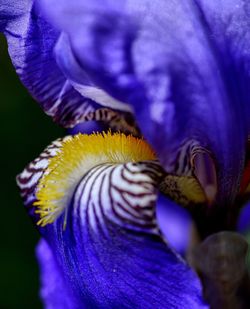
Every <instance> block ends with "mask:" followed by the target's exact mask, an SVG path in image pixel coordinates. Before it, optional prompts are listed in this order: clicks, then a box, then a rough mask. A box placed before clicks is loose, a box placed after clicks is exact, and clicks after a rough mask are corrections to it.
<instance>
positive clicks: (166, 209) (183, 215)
mask: <svg viewBox="0 0 250 309" xmlns="http://www.w3.org/2000/svg"><path fill="white" fill-rule="evenodd" d="M156 217H157V222H158V224H159V227H160V229H161V231H162V233H163V235H164V237H165V238H166V239H167V241H168V243H169V245H170V246H171V247H172V248H174V249H175V250H176V251H177V252H178V253H180V254H182V255H185V254H186V253H187V249H188V246H189V244H190V242H191V233H192V219H191V216H190V215H189V214H188V212H187V211H186V210H185V209H184V208H182V207H181V206H178V205H176V204H175V203H174V202H172V201H171V200H169V199H167V198H165V197H164V196H163V195H160V198H159V199H158V201H157V205H156Z"/></svg>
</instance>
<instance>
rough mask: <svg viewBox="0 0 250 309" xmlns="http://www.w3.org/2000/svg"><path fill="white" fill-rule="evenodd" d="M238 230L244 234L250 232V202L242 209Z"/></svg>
mask: <svg viewBox="0 0 250 309" xmlns="http://www.w3.org/2000/svg"><path fill="white" fill-rule="evenodd" d="M237 229H238V231H240V232H242V233H244V232H247V231H249V230H250V202H248V203H247V204H246V205H245V206H244V207H243V208H242V209H241V212H240V215H239V219H238V224H237Z"/></svg>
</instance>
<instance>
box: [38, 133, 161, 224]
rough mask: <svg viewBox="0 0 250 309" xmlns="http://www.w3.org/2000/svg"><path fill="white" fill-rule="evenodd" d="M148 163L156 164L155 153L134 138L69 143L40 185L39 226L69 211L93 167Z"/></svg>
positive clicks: (79, 138) (95, 137) (94, 137)
mask: <svg viewBox="0 0 250 309" xmlns="http://www.w3.org/2000/svg"><path fill="white" fill-rule="evenodd" d="M147 160H155V155H154V153H153V151H152V149H151V148H150V146H149V145H148V144H147V143H146V142H145V141H144V140H142V139H138V138H135V137H133V136H126V135H124V134H120V133H115V134H112V133H110V132H108V133H102V134H99V133H97V134H91V135H86V134H78V135H76V136H74V137H72V138H69V139H67V140H65V141H64V142H63V143H62V146H61V148H60V150H59V152H58V153H57V154H56V155H55V156H54V157H52V158H51V159H50V161H49V165H48V168H47V169H46V171H45V173H44V175H43V176H42V178H41V179H40V181H39V184H38V188H37V192H36V197H37V201H36V202H35V203H34V205H35V206H36V207H37V210H36V213H38V214H39V215H40V220H39V221H38V223H37V224H38V225H41V226H45V225H46V224H48V223H52V222H54V221H55V220H56V219H57V218H58V217H59V216H60V215H61V214H62V213H63V212H64V211H65V210H66V211H67V206H68V205H69V203H70V201H71V198H72V196H73V193H74V190H75V188H76V187H77V185H78V183H79V182H80V180H81V179H82V177H83V176H84V175H85V174H86V173H87V172H88V171H89V170H90V169H92V168H93V167H95V166H97V165H100V164H105V163H112V164H119V163H126V162H138V161H147Z"/></svg>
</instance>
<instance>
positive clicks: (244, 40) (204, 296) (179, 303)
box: [0, 0, 250, 309]
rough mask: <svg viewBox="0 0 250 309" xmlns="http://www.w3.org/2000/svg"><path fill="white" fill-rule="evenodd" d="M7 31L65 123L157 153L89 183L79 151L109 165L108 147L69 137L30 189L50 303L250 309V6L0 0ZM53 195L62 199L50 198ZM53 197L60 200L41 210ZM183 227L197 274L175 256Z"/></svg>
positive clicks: (22, 73) (26, 184) (243, 2)
mask: <svg viewBox="0 0 250 309" xmlns="http://www.w3.org/2000/svg"><path fill="white" fill-rule="evenodd" d="M0 30H1V31H2V32H3V33H4V34H5V35H6V38H7V41H8V47H9V54H10V57H11V59H12V62H13V65H14V66H15V68H16V71H17V74H18V75H19V77H20V79H21V80H22V82H23V84H24V85H25V87H27V89H28V90H29V91H30V93H31V95H32V96H34V98H35V99H36V100H37V101H38V102H39V104H40V106H41V107H42V109H43V110H44V111H45V112H46V113H47V114H48V115H49V116H51V117H52V118H53V120H54V121H56V122H57V123H59V124H60V125H62V126H63V127H66V128H74V127H75V126H76V125H83V126H86V124H85V122H87V121H94V126H95V128H94V130H95V131H103V130H104V131H107V128H110V129H111V130H112V132H124V135H122V134H121V133H116V135H115V133H114V135H113V137H112V136H111V135H112V134H111V133H106V134H107V136H108V137H107V139H113V140H112V143H111V142H109V143H110V144H108V146H107V151H109V149H111V148H112V147H113V141H114V143H117V141H119V143H120V141H121V143H123V142H124V143H125V144H126V143H127V144H129V145H130V144H131V143H132V144H133V145H135V146H133V147H137V146H136V145H137V141H138V140H135V139H136V138H138V137H139V138H141V137H142V136H143V137H144V138H145V139H146V140H147V141H148V143H149V144H150V145H151V146H152V148H153V149H154V151H155V153H156V159H155V158H154V157H153V156H152V158H151V153H150V150H148V148H147V146H145V145H144V144H143V145H144V146H142V147H145V148H143V150H145V153H147V151H148V158H149V159H147V156H146V155H145V158H146V159H145V158H144V154H145V153H144V151H142V154H141V155H142V157H143V158H144V159H143V160H140V159H138V160H137V159H136V160H134V161H135V162H134V161H133V160H132V161H133V162H130V161H128V162H124V163H123V164H122V165H121V159H120V158H118V159H117V157H116V158H115V159H112V160H113V161H112V160H111V161H112V162H115V165H112V164H110V165H105V164H106V161H105V160H106V159H105V160H104V161H100V163H98V164H97V163H96V164H93V166H92V165H91V169H89V170H87V171H86V173H85V174H83V175H81V177H80V176H78V167H77V168H76V167H75V165H76V164H75V162H76V160H75V158H78V154H79V152H80V150H82V148H81V147H82V143H86V144H84V145H86V148H87V149H89V150H88V151H89V152H90V153H91V154H93V153H94V154H96V143H93V144H91V143H92V139H95V138H96V141H97V144H98V143H99V142H100V144H101V143H102V138H103V137H100V136H98V137H93V136H92V135H91V136H92V137H91V141H90V142H89V143H90V144H91V147H92V148H91V147H90V146H89V144H88V142H87V141H88V140H90V139H89V138H88V136H89V135H88V136H84V137H80V138H79V140H78V137H75V138H73V137H72V136H69V137H66V138H65V139H61V140H58V141H55V142H54V143H52V144H51V145H50V146H49V147H48V148H47V149H46V150H45V151H44V152H43V153H42V154H41V155H40V156H39V157H38V158H37V159H36V160H34V161H33V162H32V163H30V165H28V167H27V168H26V169H25V170H24V172H23V173H22V174H21V175H20V176H19V177H18V184H19V186H20V188H21V193H22V196H23V198H24V202H25V205H26V207H27V210H28V213H29V214H30V215H31V217H32V219H33V220H34V222H35V223H38V224H39V232H40V233H41V236H42V240H41V242H40V244H39V246H38V249H37V255H38V259H39V263H40V266H41V283H42V288H41V296H42V299H43V301H44V304H45V306H46V307H47V308H85V307H86V308H187V309H188V308H206V307H207V305H206V303H207V302H208V303H209V304H210V305H211V308H238V307H236V306H242V307H239V308H247V307H248V306H249V304H250V302H249V297H248V296H247V293H248V281H249V278H248V276H247V270H246V265H245V262H244V259H245V256H246V253H247V243H246V241H245V239H244V238H243V236H240V235H239V234H237V233H235V232H233V231H236V228H237V224H238V223H237V220H238V216H239V212H240V208H241V207H242V206H243V205H244V204H245V203H246V202H247V200H248V199H249V194H250V186H249V182H250V166H249V156H250V152H249V149H248V148H249V147H248V136H249V130H250V122H249V119H250V117H249V116H250V96H249V85H250V43H249V42H250V3H248V1H247V0H218V1H206V0H192V1H191V0H185V1H184V0H183V1H182V0H155V1H152V0H141V1H135V0H119V1H118V0H102V1H100V0H91V1H88V0H85V1H80V0H71V1H66V0H40V1H36V2H34V1H32V0H23V1H22V2H20V1H14V0H9V1H8V0H0ZM96 121H101V122H100V123H98V124H96ZM96 126H97V127H96ZM80 130H81V131H82V132H86V130H89V128H88V129H86V128H85V127H83V129H80ZM90 130H91V131H92V129H90ZM108 132H111V131H108ZM129 134H130V135H132V136H134V137H133V139H132V142H131V141H130V139H127V137H126V136H128V135H129ZM105 136H106V135H105ZM110 136H111V137H110ZM81 138H82V140H81ZM99 138H100V139H99ZM131 138H132V137H131ZM135 141H136V142H135ZM138 143H139V142H138ZM71 144H72V145H73V144H74V146H72V145H71ZM127 144H126V145H127ZM71 146H72V148H71ZM73 147H75V148H73ZM88 147H90V148H88ZM133 147H132V148H133ZM83 148H84V147H83ZM72 149H74V152H73V153H71V150H72ZM93 149H94V150H93ZM105 149H106V148H105ZM112 149H113V148H112ZM140 149H141V148H140ZM102 150H103V151H104V146H103V148H101V149H100V151H102ZM131 152H132V153H133V156H134V157H136V158H137V155H136V153H134V150H133V149H132V150H131ZM98 156H100V157H102V152H100V154H98ZM133 156H132V157H133ZM134 157H133V158H134ZM53 158H54V160H53ZM69 161H70V162H71V161H72V162H71V165H70V167H68V166H67V169H66V168H65V170H64V169H63V167H64V165H63V163H64V162H69ZM141 161H143V162H141ZM61 162H62V163H61ZM104 163H105V164H104ZM118 163H119V164H120V165H119V164H118ZM84 164H85V163H84V162H81V164H80V165H81V168H85V165H84ZM91 164H92V163H91ZM73 168H74V175H73V174H72V173H71V172H72V169H73ZM75 169H76V170H77V171H76V170H75ZM54 170H55V171H56V172H58V170H60V172H61V174H60V175H59V176H60V177H58V173H59V172H58V173H55V174H53V171H54ZM67 173H68V174H67ZM51 174H52V176H53V177H54V178H51V179H52V180H51V179H50V178H49V177H50V175H51ZM64 175H69V179H70V181H71V180H72V179H73V180H72V183H73V184H72V186H71V187H70V188H69V189H68V187H69V185H68V184H69V182H70V181H68V182H66V181H64ZM72 175H73V176H74V177H73V176H72ZM76 175H77V176H76ZM131 175H133V177H132V176H131ZM65 177H66V176H65ZM77 177H78V178H77ZM79 177H80V178H79ZM76 178H77V179H78V182H77V184H75V183H74V181H75V179H76ZM117 179H118V180H119V181H117ZM137 179H139V180H138V181H137ZM142 179H143V180H142ZM125 180H126V181H125ZM48 183H50V184H51V186H52V187H53V188H54V187H55V184H57V183H59V184H60V185H61V187H60V186H59V187H58V188H57V187H56V189H53V190H54V191H53V190H52V189H51V187H50V188H49V190H50V191H49V192H52V193H51V195H49V194H48V193H47V192H48V191H46V190H44V187H45V188H46V186H47V184H48ZM125 183H126V185H125ZM64 186H65V187H64ZM60 188H61V191H63V192H61V191H60ZM64 188H67V190H69V192H71V191H72V192H71V193H70V194H68V195H65V192H66V189H65V190H64ZM72 188H73V189H74V190H73V189H72ZM134 188H136V191H135V189H134ZM55 190H59V191H55ZM70 190H71V191H70ZM141 190H142V191H141ZM64 191H65V192H64ZM67 192H68V191H67ZM114 192H116V193H114ZM135 192H136V193H135ZM159 192H161V193H159ZM52 195H53V196H56V199H57V200H60V203H59V204H56V203H54V204H53V203H52V204H50V206H46V207H44V206H43V204H42V202H41V200H42V201H43V203H45V204H46V203H47V202H48V201H50V196H52ZM164 195H165V196H164ZM58 196H59V197H58ZM131 196H133V198H131ZM147 198H148V200H147ZM145 200H147V201H148V202H147V203H146V204H145ZM149 201H150V202H149ZM175 202H176V203H177V204H180V205H182V206H185V207H186V208H187V209H188V210H189V214H187V212H186V211H184V210H183V209H182V208H179V206H177V205H175ZM39 203H40V204H39ZM34 205H36V207H34ZM60 205H64V206H60ZM39 207H40V208H39ZM60 207H62V208H63V210H61V208H60ZM37 209H38V211H37ZM156 210H157V214H156ZM51 213H52V214H51ZM190 217H192V220H191V219H190ZM156 219H157V220H156ZM173 222H175V223H174V224H173ZM171 224H172V226H173V228H172V229H170V228H168V227H169V226H170V225H171ZM244 224H245V226H246V225H247V226H248V222H247V223H244ZM159 225H160V229H159ZM183 226H185V229H183V232H182V233H186V231H190V230H191V228H190V226H192V229H193V234H192V235H193V236H192V235H191V234H190V235H185V237H179V238H181V239H182V240H183V238H185V239H186V241H185V243H187V242H189V246H188V248H187V246H186V245H185V246H183V244H180V245H179V246H178V245H177V246H176V248H177V247H178V248H177V249H180V247H181V249H180V250H179V251H180V252H181V253H182V254H185V255H186V257H188V261H189V264H190V265H191V266H192V267H193V269H195V270H196V271H197V274H196V273H195V271H194V270H192V269H191V266H189V265H188V264H187V263H186V262H185V261H184V259H183V258H182V257H181V256H180V255H179V254H177V253H176V252H175V250H173V249H172V246H174V243H175V241H176V242H177V240H176V238H174V239H173V240H172V239H171V235H170V234H168V233H173V234H174V235H175V236H176V235H177V234H178V231H180V230H181V227H183ZM176 227H177V228H176ZM175 228H176V229H177V232H173V230H174V229H175ZM160 230H161V231H160ZM170 230H171V231H170ZM176 233H177V234H176ZM163 234H164V235H163ZM168 235H170V239H169V243H166V241H165V237H166V239H168ZM194 235H195V237H194ZM190 239H191V241H190ZM183 247H185V249H183ZM198 274H199V277H200V279H199V277H198ZM230 306H231V307H230ZM233 306H234V307H233ZM244 306H246V307H244Z"/></svg>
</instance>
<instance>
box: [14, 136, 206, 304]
mask: <svg viewBox="0 0 250 309" xmlns="http://www.w3.org/2000/svg"><path fill="white" fill-rule="evenodd" d="M61 143H62V141H60V140H58V141H56V142H54V143H53V144H52V145H51V146H49V147H48V148H47V149H46V150H45V151H44V152H43V153H42V154H41V155H40V157H39V158H38V159H37V160H35V161H33V162H32V163H31V164H30V165H29V166H28V167H27V168H26V169H25V170H24V172H23V173H22V174H21V175H19V177H18V184H19V186H20V189H21V192H22V195H23V197H24V200H25V204H26V206H27V208H28V211H29V214H30V215H31V216H32V217H33V219H34V221H35V222H37V221H38V220H39V219H40V218H38V214H37V213H35V210H34V208H35V207H34V205H33V202H34V201H35V200H36V188H37V183H38V181H39V179H40V178H41V177H42V176H43V173H44V170H46V168H47V167H48V160H49V158H51V157H53V156H55V155H56V153H57V152H58V149H59V148H60V145H61ZM162 176H163V175H162V169H161V167H160V166H159V164H158V163H157V162H155V161H152V162H148V161H146V162H144V163H143V162H141V163H126V164H101V165H97V166H96V167H94V168H92V169H91V170H90V171H89V172H88V173H87V174H85V175H83V178H82V179H81V180H80V182H79V183H78V185H77V187H76V188H75V189H74V190H73V192H74V194H73V196H72V197H71V196H70V198H69V197H68V198H67V200H69V201H70V204H69V205H65V206H66V208H63V205H61V206H62V208H63V209H65V210H64V213H62V214H61V215H59V217H58V218H57V219H55V222H54V223H52V224H48V225H46V226H45V227H40V228H39V231H40V233H41V235H42V236H43V238H44V239H45V240H46V241H47V244H48V246H49V248H51V251H49V250H48V247H46V245H41V246H42V247H41V248H42V249H40V250H39V261H40V264H41V267H42V268H41V272H42V273H41V278H42V291H41V295H42V297H43V299H44V301H45V303H46V304H47V306H48V307H49V306H51V307H52V306H53V304H54V303H56V302H57V301H59V300H58V297H59V296H58V295H55V299H53V295H54V294H55V293H56V291H55V289H54V282H55V280H57V279H56V278H58V276H59V277H61V279H60V280H59V279H58V284H59V287H58V291H59V293H60V295H61V290H62V289H64V288H65V294H66V296H65V297H66V300H67V301H68V302H69V304H71V303H72V302H73V303H74V306H73V307H74V308H78V307H79V308H82V306H86V307H91V308H96V307H101V308H115V307H119V308H136V307H137V308H138V307H140V308H152V306H153V307H157V308H172V307H175V308H190V307H194V308H205V306H204V305H203V301H202V296H201V295H202V291H201V286H200V282H199V280H198V278H197V277H196V275H195V274H194V273H193V272H192V270H191V269H190V268H189V267H188V266H187V265H186V264H185V263H184V261H183V260H182V259H181V258H180V257H178V256H177V255H176V254H175V253H174V252H173V251H172V250H171V249H170V248H169V247H168V245H167V244H166V243H165V241H164V240H163V239H162V237H161V233H160V231H159V228H158V225H157V221H156V216H155V203H156V199H157V188H156V187H157V184H158V182H159V181H160V180H161V179H162ZM165 205H166V204H165ZM44 246H45V247H46V248H45V249H44ZM47 263H48V264H47ZM46 265H47V266H46ZM53 265H54V266H53ZM53 268H54V270H53ZM48 272H50V275H48ZM68 299H69V300H68ZM66 308H67V307H66Z"/></svg>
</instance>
